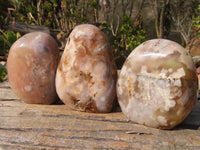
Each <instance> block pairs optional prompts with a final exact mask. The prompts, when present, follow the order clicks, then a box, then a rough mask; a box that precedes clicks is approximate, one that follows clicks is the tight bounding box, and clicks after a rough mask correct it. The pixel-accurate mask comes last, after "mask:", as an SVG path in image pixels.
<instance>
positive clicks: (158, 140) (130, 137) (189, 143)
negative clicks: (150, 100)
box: [0, 82, 200, 150]
mask: <svg viewBox="0 0 200 150" xmlns="http://www.w3.org/2000/svg"><path fill="white" fill-rule="evenodd" d="M199 126H200V102H199V101H198V102H197V104H196V106H195V108H194V109H193V111H192V112H191V114H190V115H189V116H188V117H187V118H186V120H185V121H184V122H183V123H182V124H181V125H179V126H178V127H176V128H175V129H173V130H158V129H153V128H148V127H145V126H142V125H138V124H134V123H133V122H128V121H127V119H126V117H125V116H124V115H123V114H122V112H112V113H108V114H95V113H84V112H78V111H73V110H70V109H68V108H66V106H65V105H58V104H57V105H32V104H25V103H23V102H22V101H21V100H20V99H18V98H17V97H16V96H15V95H14V93H13V92H12V90H11V89H10V86H9V84H8V82H4V83H2V84H0V150H4V149H5V150H9V149H11V150H13V149H14V150H15V149H17V150H18V149H19V150H27V149H41V150H46V149H48V150H55V149H134V150H139V149H141V150H151V149H153V150H161V149H162V150H183V149H188V150H193V149H194V150H198V149H200V130H199Z"/></svg>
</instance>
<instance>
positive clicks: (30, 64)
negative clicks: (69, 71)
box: [7, 32, 59, 104]
mask: <svg viewBox="0 0 200 150" xmlns="http://www.w3.org/2000/svg"><path fill="white" fill-rule="evenodd" d="M58 62H59V50H58V46H57V43H56V41H55V40H54V39H53V38H52V37H51V36H50V35H48V34H46V33H42V32H32V33H28V34H26V35H24V36H22V37H21V38H20V39H18V40H17V41H16V42H15V43H14V44H13V45H12V47H11V48H10V51H9V55H8V60H7V70H8V78H9V82H10V85H11V88H12V89H13V91H14V92H15V94H16V95H17V96H18V97H19V98H21V99H22V100H23V101H25V102H26V103H31V104H51V103H53V102H54V101H55V100H56V98H57V94H56V89H55V74H56V69H57V65H58Z"/></svg>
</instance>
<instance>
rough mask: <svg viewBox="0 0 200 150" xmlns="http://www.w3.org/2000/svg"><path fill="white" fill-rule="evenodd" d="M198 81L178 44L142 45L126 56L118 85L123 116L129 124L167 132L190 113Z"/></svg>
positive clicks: (154, 41) (191, 64)
mask: <svg viewBox="0 0 200 150" xmlns="http://www.w3.org/2000/svg"><path fill="white" fill-rule="evenodd" d="M197 93H198V79H197V74H196V69H195V66H194V64H193V62H192V58H191V56H190V55H189V53H188V52H187V51H186V50H185V49H184V48H183V47H182V46H180V45H179V44H177V43H175V42H173V41H169V40H165V39H155V40H149V41H147V42H144V43H142V44H141V45H139V46H138V47H137V48H135V49H134V51H133V52H132V53H131V54H130V55H129V56H128V58H127V60H126V62H125V63H124V65H123V67H122V69H121V72H120V75H119V78H118V81H117V96H118V101H119V104H120V106H121V109H122V111H123V113H124V114H125V115H126V116H127V117H128V119H130V120H131V121H133V122H136V123H139V124H143V125H146V126H149V127H153V128H160V129H171V128H173V127H174V126H176V125H178V124H179V123H181V122H182V121H183V120H184V119H185V118H186V117H187V115H188V114H189V113H190V112H191V110H192V108H193V106H194V104H195V102H196V100H197Z"/></svg>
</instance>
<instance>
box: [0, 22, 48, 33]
mask: <svg viewBox="0 0 200 150" xmlns="http://www.w3.org/2000/svg"><path fill="white" fill-rule="evenodd" d="M4 28H5V29H7V30H11V31H14V32H20V33H23V34H25V33H29V32H35V31H41V32H45V33H48V34H50V30H49V29H48V27H45V26H38V25H30V24H26V23H23V22H9V23H8V25H5V26H4Z"/></svg>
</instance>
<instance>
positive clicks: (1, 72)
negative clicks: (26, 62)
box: [0, 67, 7, 82]
mask: <svg viewBox="0 0 200 150" xmlns="http://www.w3.org/2000/svg"><path fill="white" fill-rule="evenodd" d="M6 74H7V70H6V68H1V67H0V82H3V81H4V78H5V76H6Z"/></svg>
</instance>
